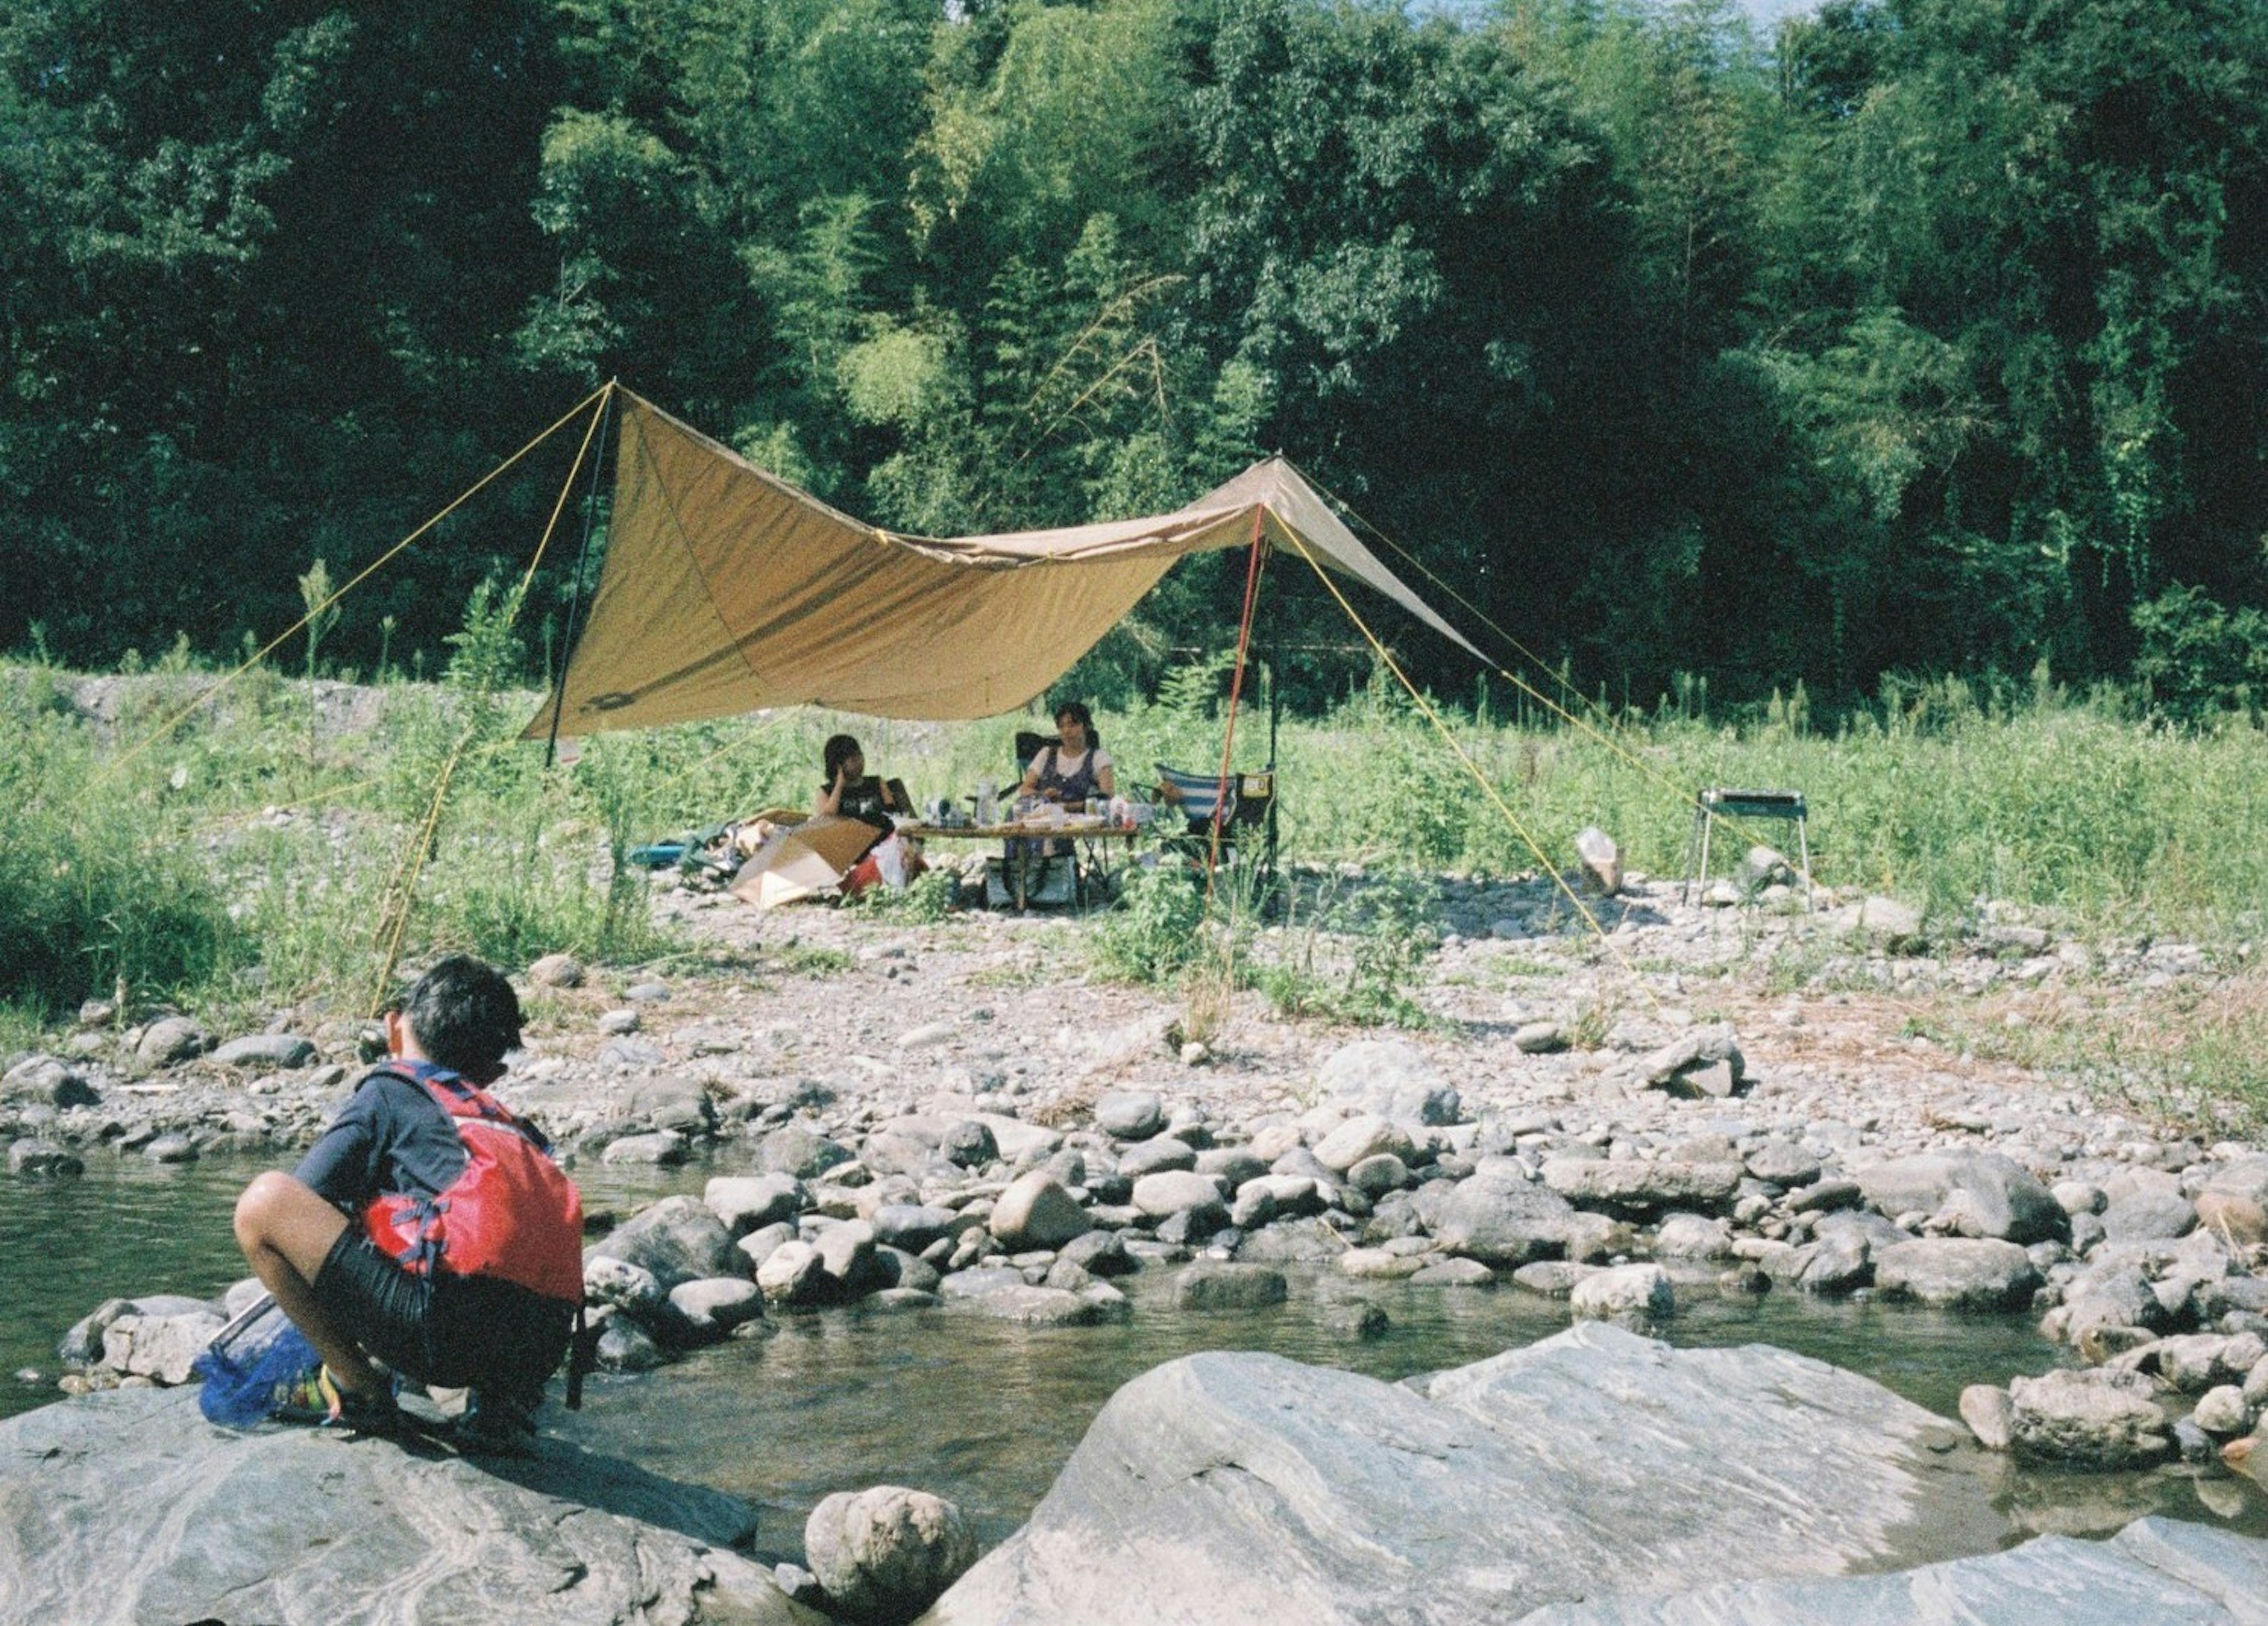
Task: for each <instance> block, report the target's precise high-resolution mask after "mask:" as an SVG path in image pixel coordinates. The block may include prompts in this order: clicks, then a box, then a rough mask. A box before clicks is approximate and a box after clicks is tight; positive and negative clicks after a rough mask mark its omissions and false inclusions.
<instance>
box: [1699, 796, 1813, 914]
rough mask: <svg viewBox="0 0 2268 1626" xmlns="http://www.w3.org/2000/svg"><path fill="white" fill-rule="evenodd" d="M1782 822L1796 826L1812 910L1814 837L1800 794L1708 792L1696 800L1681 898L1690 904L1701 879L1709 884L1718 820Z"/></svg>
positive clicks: (1806, 904) (1805, 903) (1805, 899)
mask: <svg viewBox="0 0 2268 1626" xmlns="http://www.w3.org/2000/svg"><path fill="white" fill-rule="evenodd" d="M1719 818H1726V819H1778V820H1784V821H1786V822H1788V823H1792V824H1793V825H1794V826H1795V843H1796V852H1797V855H1798V862H1799V865H1800V870H1799V872H1800V874H1801V875H1802V877H1803V907H1804V908H1805V909H1809V908H1810V907H1811V835H1810V829H1809V824H1808V820H1807V818H1806V816H1805V808H1804V801H1803V792H1802V791H1727V790H1708V791H1702V792H1701V794H1700V795H1699V796H1697V797H1696V798H1694V801H1693V828H1692V832H1691V834H1690V835H1688V836H1687V837H1686V838H1685V885H1684V887H1683V890H1682V891H1681V892H1680V893H1679V894H1678V896H1679V899H1680V901H1686V902H1690V901H1691V900H1692V896H1693V887H1694V884H1695V882H1696V881H1698V882H1699V883H1700V885H1701V886H1703V887H1707V886H1708V884H1709V838H1710V836H1711V835H1712V827H1713V826H1714V825H1715V823H1716V822H1717V820H1718V819H1719Z"/></svg>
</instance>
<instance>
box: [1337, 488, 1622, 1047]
mask: <svg viewBox="0 0 2268 1626" xmlns="http://www.w3.org/2000/svg"><path fill="white" fill-rule="evenodd" d="M1298 535H1299V533H1297V532H1296V531H1295V532H1293V533H1292V538H1293V541H1292V546H1293V547H1294V548H1297V549H1298V550H1299V554H1300V557H1301V558H1302V559H1305V560H1306V561H1307V565H1308V568H1309V569H1311V570H1314V573H1315V575H1316V577H1317V578H1319V579H1320V580H1321V581H1322V584H1323V585H1324V587H1326V588H1327V589H1329V592H1330V595H1331V597H1332V598H1334V599H1337V600H1338V604H1339V608H1341V609H1343V610H1344V611H1345V612H1346V615H1347V619H1348V620H1349V621H1351V622H1353V623H1354V624H1355V629H1356V630H1357V631H1358V632H1359V633H1361V634H1362V636H1364V638H1365V639H1366V640H1367V641H1368V642H1369V644H1370V647H1371V650H1372V651H1373V653H1375V654H1376V655H1377V657H1378V658H1379V659H1381V660H1382V661H1384V662H1385V663H1386V669H1387V670H1388V671H1389V672H1391V673H1394V675H1395V678H1396V679H1397V680H1398V681H1400V682H1401V684H1402V687H1403V688H1404V689H1407V690H1408V691H1409V694H1410V699H1412V700H1414V701H1416V702H1417V703H1418V710H1420V711H1422V712H1424V713H1425V720H1426V721H1427V722H1428V723H1431V724H1432V725H1433V732H1435V733H1437V734H1439V735H1440V736H1441V740H1442V743H1443V744H1445V745H1447V747H1449V749H1450V750H1452V751H1454V752H1455V753H1456V755H1457V760H1458V761H1460V762H1462V763H1463V764H1464V766H1465V771H1466V772H1467V773H1469V774H1470V775H1472V776H1473V783H1474V784H1477V785H1479V786H1480V788H1481V791H1482V793H1483V794H1484V795H1485V796H1486V797H1487V798H1489V800H1490V801H1491V802H1493V803H1495V804H1496V810H1497V811H1498V812H1499V813H1502V814H1503V815H1504V819H1505V822H1506V824H1508V825H1510V826H1511V827H1512V828H1513V832H1514V833H1515V834H1516V835H1519V837H1520V839H1521V841H1523V842H1527V843H1528V851H1530V852H1532V853H1534V854H1535V861H1536V862H1537V863H1538V864H1541V865H1543V872H1544V873H1545V874H1546V875H1549V876H1550V878H1551V883H1552V885H1554V886H1555V887H1558V888H1559V890H1560V891H1561V892H1563V893H1565V894H1567V901H1568V902H1570V903H1572V904H1573V905H1574V906H1575V912H1576V913H1577V914H1579V915H1580V916H1582V917H1583V918H1584V920H1585V921H1587V923H1589V925H1590V928H1591V930H1592V931H1594V932H1596V933H1597V934H1598V938H1599V943H1600V945H1601V946H1602V947H1603V948H1604V949H1605V950H1606V951H1607V953H1609V954H1610V955H1612V956H1613V958H1614V961H1615V963H1616V965H1618V966H1620V967H1621V968H1622V969H1623V975H1625V976H1627V977H1629V978H1630V980H1631V983H1632V984H1633V985H1634V986H1635V987H1636V988H1637V989H1638V991H1639V992H1640V993H1642V994H1644V995H1645V996H1646V1001H1647V1003H1648V1004H1653V1005H1655V1006H1656V1007H1657V1008H1658V1007H1659V1005H1660V1001H1658V1000H1656V999H1655V998H1654V997H1653V990H1651V989H1649V988H1647V987H1646V984H1645V982H1642V981H1640V980H1639V978H1638V973H1637V971H1636V970H1635V969H1634V968H1632V967H1631V963H1630V961H1629V960H1625V959H1624V957H1623V952H1622V950H1620V949H1619V948H1616V946H1615V943H1614V939H1613V938H1610V937H1609V936H1608V935H1607V929H1606V928H1605V927H1604V926H1602V925H1601V924H1600V923H1599V917H1598V916H1596V915H1594V914H1593V913H1592V912H1591V909H1590V906H1589V905H1588V904H1587V903H1585V902H1584V901H1583V900H1582V898H1581V897H1580V895H1579V894H1577V893H1576V891H1575V889H1574V888H1573V887H1571V886H1569V885H1568V884H1567V878H1566V877H1565V876H1564V875H1562V874H1560V872H1559V866H1558V865H1556V864H1554V863H1553V862H1552V861H1551V856H1550V854H1549V853H1547V852H1545V851H1544V850H1543V845H1542V844H1541V843H1540V842H1537V841H1536V839H1535V836H1534V835H1531V834H1529V832H1528V826H1527V825H1525V824H1524V823H1522V822H1521V818H1520V815H1519V814H1518V813H1514V812H1513V811H1512V806H1511V805H1510V804H1509V803H1507V802H1506V800H1505V799H1504V798H1503V797H1502V796H1501V795H1499V794H1498V791H1497V788H1496V786H1495V785H1493V784H1490V783H1489V777H1488V776H1487V775H1486V774H1484V773H1483V772H1482V771H1481V768H1480V764H1479V763H1477V762H1476V761H1473V759H1472V758H1471V756H1470V755H1469V754H1467V753H1466V750H1465V748H1464V747H1462V746H1461V745H1459V744H1458V743H1457V738H1456V736H1455V735H1454V734H1452V733H1451V732H1449V730H1448V727H1447V725H1446V724H1444V723H1443V722H1442V721H1441V718H1440V713H1439V712H1437V711H1435V710H1433V707H1432V703H1430V702H1428V701H1427V700H1426V698H1425V695H1421V694H1419V693H1418V688H1417V685H1415V684H1413V683H1412V682H1410V679H1409V677H1408V675H1407V674H1406V673H1403V670H1402V667H1401V665H1400V663H1399V662H1397V661H1396V660H1395V658H1394V656H1393V654H1392V653H1391V652H1390V651H1388V649H1387V647H1386V645H1385V644H1381V643H1380V642H1379V641H1378V635H1377V634H1376V633H1374V632H1373V631H1372V630H1371V629H1370V623H1369V622H1366V621H1364V620H1363V618H1362V615H1361V614H1360V613H1359V611H1357V610H1356V608H1355V607H1354V606H1353V605H1351V604H1350V603H1348V602H1347V597H1346V595H1345V594H1344V593H1343V592H1340V591H1339V585H1338V584H1337V582H1335V581H1333V580H1332V579H1331V578H1330V576H1329V573H1328V572H1327V571H1325V570H1324V569H1323V567H1322V565H1321V564H1320V563H1317V562H1316V560H1315V557H1314V555H1313V554H1311V553H1309V552H1308V551H1307V547H1306V546H1305V544H1303V543H1301V542H1300V541H1298Z"/></svg>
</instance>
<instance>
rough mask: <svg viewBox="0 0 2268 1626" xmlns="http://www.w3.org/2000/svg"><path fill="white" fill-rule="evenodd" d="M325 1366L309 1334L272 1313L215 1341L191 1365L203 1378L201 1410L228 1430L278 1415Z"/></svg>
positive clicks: (200, 1399) (200, 1393)
mask: <svg viewBox="0 0 2268 1626" xmlns="http://www.w3.org/2000/svg"><path fill="white" fill-rule="evenodd" d="M322 1364H323V1363H322V1357H320V1356H318V1355H317V1354H316V1353H315V1350H314V1346H313V1345H312V1344H310V1343H308V1342H307V1340H306V1335H304V1334H302V1333H301V1332H300V1330H299V1329H298V1328H296V1327H294V1326H292V1325H291V1322H290V1321H287V1320H285V1319H284V1314H283V1313H282V1312H281V1311H271V1313H269V1314H267V1315H263V1316H261V1318H260V1319H259V1320H257V1321H254V1322H253V1323H252V1325H250V1326H249V1327H247V1328H244V1329H243V1330H242V1331H241V1332H239V1333H237V1334H236V1335H234V1336H232V1337H229V1338H228V1339H227V1340H226V1341H225V1342H224V1341H223V1340H222V1339H220V1338H216V1339H214V1340H213V1342H212V1343H211V1344H210V1345H209V1346H208V1347H207V1348H206V1350H205V1352H204V1353H203V1354H202V1355H200V1356H198V1357H197V1358H196V1359H195V1361H193V1362H191V1363H190V1365H189V1370H190V1371H191V1372H195V1374H196V1375H197V1376H199V1377H201V1378H203V1380H204V1387H203V1388H202V1389H200V1390H199V1391H198V1392H197V1409H198V1410H200V1411H202V1412H203V1413H204V1414H205V1417H206V1420H207V1421H208V1422H212V1423H217V1424H221V1426H223V1427H224V1428H232V1429H248V1428H251V1427H253V1426H254V1424H261V1423H265V1422H267V1421H268V1419H269V1418H270V1417H271V1416H275V1415H276V1409H277V1407H278V1406H280V1405H282V1404H284V1402H287V1401H288V1400H290V1399H291V1397H292V1396H293V1395H294V1394H298V1393H299V1392H300V1390H301V1387H302V1386H303V1385H304V1384H305V1383H306V1380H308V1379H309V1378H311V1377H312V1376H313V1375H314V1373H315V1372H316V1370H317V1369H318V1368H319V1367H320V1366H321V1365H322Z"/></svg>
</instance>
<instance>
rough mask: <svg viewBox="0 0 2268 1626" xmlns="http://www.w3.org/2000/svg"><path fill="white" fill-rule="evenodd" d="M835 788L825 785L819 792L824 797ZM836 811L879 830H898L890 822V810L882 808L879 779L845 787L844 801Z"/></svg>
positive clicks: (864, 780)
mask: <svg viewBox="0 0 2268 1626" xmlns="http://www.w3.org/2000/svg"><path fill="white" fill-rule="evenodd" d="M834 788H835V787H834V786H833V785H831V784H823V785H821V786H820V787H819V792H820V794H821V795H822V796H824V795H826V794H827V793H828V791H832V790H833V789H834ZM835 811H836V813H840V814H842V815H843V817H844V818H845V819H863V820H865V822H867V823H868V824H871V825H873V827H874V828H876V829H878V830H894V829H895V828H897V826H896V825H895V824H893V823H892V822H891V821H890V814H889V810H888V809H887V808H886V807H884V806H882V782H881V781H880V780H879V779H875V778H871V777H869V778H865V779H860V780H858V781H856V782H855V783H853V784H849V785H846V786H844V787H843V799H842V800H841V801H839V802H837V803H836V805H835Z"/></svg>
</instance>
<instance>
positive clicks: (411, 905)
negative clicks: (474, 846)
mask: <svg viewBox="0 0 2268 1626" xmlns="http://www.w3.org/2000/svg"><path fill="white" fill-rule="evenodd" d="M471 739H472V736H471V735H470V734H469V733H467V734H460V735H459V736H458V737H457V743H456V746H455V747H454V748H453V749H452V750H451V751H450V753H449V760H448V761H446V762H444V763H442V764H441V775H440V778H439V779H438V781H437V782H436V783H435V784H434V786H433V802H432V806H430V807H428V808H427V809H426V810H425V822H424V823H423V824H422V825H420V826H419V827H418V830H417V839H416V842H415V843H414V844H413V845H412V846H411V847H410V849H409V852H408V853H407V854H406V855H405V856H404V857H403V859H402V865H401V869H399V870H397V871H395V872H394V876H395V880H396V881H397V882H398V883H399V885H400V887H401V892H400V894H399V895H398V897H397V899H396V901H394V902H391V903H389V904H388V905H387V914H388V915H390V916H392V923H393V933H392V936H391V937H390V938H388V940H387V945H386V963H385V964H383V965H381V966H380V967H379V968H378V986H377V987H376V988H375V989H373V990H372V991H371V997H370V1013H371V1014H372V1016H376V1015H377V1014H378V1013H379V1012H380V1011H382V1010H384V1009H385V1008H386V998H387V988H388V987H389V986H390V985H391V984H392V982H393V981H394V968H395V967H396V966H398V965H400V964H401V940H402V938H404V937H405V936H406V935H407V934H408V933H409V916H410V911H411V910H412V909H415V908H416V903H417V878H418V877H419V876H420V875H422V874H423V873H424V870H425V860H426V858H427V857H429V856H430V855H431V852H432V850H433V837H434V835H435V832H436V831H437V830H438V828H439V827H440V823H441V804H442V802H443V800H444V799H445V798H446V797H447V796H448V793H449V781H450V779H451V778H452V777H453V776H454V775H455V773H456V771H457V764H458V763H459V762H460V761H462V760H463V759H464V754H465V747H466V746H467V745H468V743H470V741H471ZM386 932H387V922H386V921H385V920H384V919H381V920H380V921H379V934H380V935H381V936H385V935H386Z"/></svg>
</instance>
